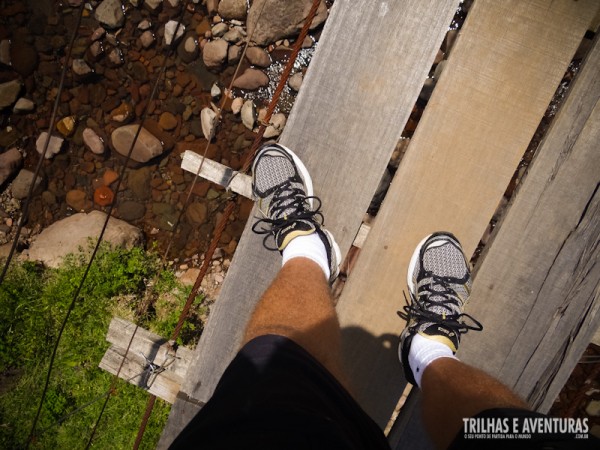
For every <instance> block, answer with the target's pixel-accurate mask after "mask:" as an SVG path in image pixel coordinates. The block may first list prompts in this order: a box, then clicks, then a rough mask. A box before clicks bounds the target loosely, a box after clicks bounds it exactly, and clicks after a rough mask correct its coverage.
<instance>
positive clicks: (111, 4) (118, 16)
mask: <svg viewBox="0 0 600 450" xmlns="http://www.w3.org/2000/svg"><path fill="white" fill-rule="evenodd" d="M94 16H95V17H96V20H97V21H98V22H100V23H101V24H103V25H106V27H108V28H121V27H122V26H123V24H124V23H125V13H124V12H123V5H122V4H121V0H103V2H102V3H100V5H98V7H97V8H96V12H95V14H94Z"/></svg>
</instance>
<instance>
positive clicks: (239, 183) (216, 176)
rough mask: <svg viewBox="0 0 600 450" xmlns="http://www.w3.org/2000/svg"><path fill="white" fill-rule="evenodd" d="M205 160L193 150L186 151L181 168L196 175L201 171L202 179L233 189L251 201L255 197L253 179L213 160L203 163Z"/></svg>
mask: <svg viewBox="0 0 600 450" xmlns="http://www.w3.org/2000/svg"><path fill="white" fill-rule="evenodd" d="M203 160H204V158H203V157H202V156H201V155H199V154H197V153H194V152H193V151H191V150H186V151H185V152H184V153H183V159H182V161H181V168H182V169H184V170H187V171H188V172H191V173H193V174H194V175H195V174H197V173H198V169H200V173H199V174H198V175H199V176H200V177H202V178H204V179H206V180H209V181H212V182H213V183H217V184H218V185H220V186H223V187H225V188H228V189H231V190H232V191H233V192H235V193H236V194H240V195H243V196H244V197H247V198H250V199H251V198H253V197H254V196H253V195H252V179H251V178H250V176H248V175H246V174H243V173H239V172H237V171H234V170H232V169H231V168H230V167H227V166H225V165H223V164H221V163H218V162H216V161H213V160H212V159H208V158H206V160H204V163H202V161H203Z"/></svg>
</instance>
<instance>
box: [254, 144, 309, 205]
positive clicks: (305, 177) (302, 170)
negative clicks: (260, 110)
mask: <svg viewBox="0 0 600 450" xmlns="http://www.w3.org/2000/svg"><path fill="white" fill-rule="evenodd" d="M271 146H272V147H275V148H278V149H281V150H283V151H285V152H286V153H287V154H288V155H289V156H291V157H292V161H294V164H295V165H296V170H298V173H299V174H300V178H302V182H303V183H304V186H305V187H306V196H307V197H312V196H313V195H314V192H313V184H312V178H311V177H310V174H309V173H308V169H307V168H306V166H305V165H304V163H303V162H302V160H301V159H300V158H299V157H298V155H296V154H295V153H294V152H293V151H291V150H290V149H289V148H287V147H286V146H285V145H281V144H271V145H270V146H269V147H266V148H264V149H263V150H261V151H260V152H259V153H258V154H257V155H256V157H255V158H254V162H253V163H252V173H253V174H254V169H255V165H256V162H257V161H258V159H259V158H258V157H259V156H260V155H261V154H262V153H264V152H268V151H269V150H270V148H271ZM308 203H309V205H310V207H311V208H313V207H314V205H313V199H312V198H309V199H308Z"/></svg>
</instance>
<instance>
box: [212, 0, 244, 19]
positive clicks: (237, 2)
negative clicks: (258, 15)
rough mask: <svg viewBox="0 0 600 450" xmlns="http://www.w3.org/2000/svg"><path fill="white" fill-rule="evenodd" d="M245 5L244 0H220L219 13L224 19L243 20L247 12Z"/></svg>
mask: <svg viewBox="0 0 600 450" xmlns="http://www.w3.org/2000/svg"><path fill="white" fill-rule="evenodd" d="M246 6H247V3H246V0H221V1H220V2H219V15H220V16H221V17H223V18H225V19H238V20H244V19H245V18H246V15H247V13H248V11H247V10H246Z"/></svg>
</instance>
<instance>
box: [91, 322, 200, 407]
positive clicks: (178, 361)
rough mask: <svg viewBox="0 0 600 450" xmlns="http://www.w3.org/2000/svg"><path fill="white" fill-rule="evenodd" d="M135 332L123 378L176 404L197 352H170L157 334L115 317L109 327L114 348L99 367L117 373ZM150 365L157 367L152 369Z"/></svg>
mask: <svg viewBox="0 0 600 450" xmlns="http://www.w3.org/2000/svg"><path fill="white" fill-rule="evenodd" d="M133 333H135V336H134V338H133V341H131V346H130V347H129V352H127V358H126V359H125V363H124V364H123V367H122V369H121V372H120V373H119V378H122V379H124V380H127V381H128V382H129V383H132V384H135V385H136V386H139V387H142V388H144V389H147V390H148V392H150V393H151V394H154V395H156V396H157V397H159V398H162V399H163V400H165V401H167V402H169V403H173V402H175V399H176V397H177V394H178V392H179V389H180V386H181V383H182V381H183V378H184V376H185V374H186V372H187V369H188V366H189V363H190V360H191V357H192V354H193V351H192V350H190V349H188V348H186V347H178V348H177V351H176V352H173V351H171V350H169V348H168V345H167V344H168V342H167V340H166V339H163V338H162V337H160V336H159V335H157V334H154V333H152V332H150V331H148V330H145V329H143V328H140V327H137V326H136V325H135V324H134V323H131V322H129V321H127V320H124V319H120V318H118V317H114V318H113V319H112V321H111V322H110V325H109V327H108V333H107V336H106V340H107V341H108V342H110V343H111V344H113V345H111V347H110V348H109V349H108V350H107V351H106V353H105V354H104V357H103V358H102V361H100V364H99V367H100V368H101V369H104V370H106V371H107V372H110V373H112V374H113V375H114V374H116V373H117V372H118V370H119V367H120V366H121V362H122V361H123V357H124V356H125V353H126V349H127V346H128V345H129V342H130V340H131V336H132V335H133ZM149 362H151V363H153V364H155V365H156V366H157V367H155V368H154V369H151V368H150V367H149Z"/></svg>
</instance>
